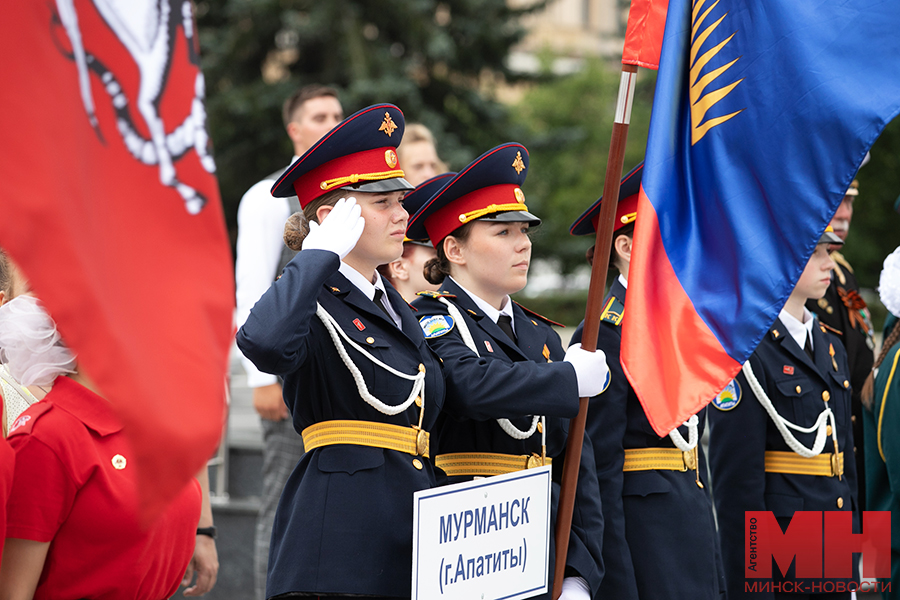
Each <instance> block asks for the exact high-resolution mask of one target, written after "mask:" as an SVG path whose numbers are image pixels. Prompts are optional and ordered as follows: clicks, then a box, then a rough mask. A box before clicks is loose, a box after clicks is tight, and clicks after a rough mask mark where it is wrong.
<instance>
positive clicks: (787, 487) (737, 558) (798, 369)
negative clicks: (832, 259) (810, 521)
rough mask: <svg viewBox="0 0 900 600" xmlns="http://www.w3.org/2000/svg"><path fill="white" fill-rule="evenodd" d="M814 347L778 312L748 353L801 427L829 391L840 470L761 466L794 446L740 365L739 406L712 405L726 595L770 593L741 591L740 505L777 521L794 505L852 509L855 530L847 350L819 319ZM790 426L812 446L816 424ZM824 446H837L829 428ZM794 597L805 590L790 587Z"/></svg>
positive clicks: (784, 412) (782, 410)
mask: <svg viewBox="0 0 900 600" xmlns="http://www.w3.org/2000/svg"><path fill="white" fill-rule="evenodd" d="M829 347H833V348H834V351H835V355H834V361H835V364H837V369H835V368H834V364H832V360H831V357H830V356H829ZM813 348H814V349H815V352H814V354H815V362H813V360H811V359H810V358H809V356H808V355H807V354H806V352H804V351H803V349H802V348H801V347H800V346H799V345H798V344H797V342H796V341H795V340H794V338H793V337H791V335H790V334H789V333H788V330H787V327H785V326H784V324H783V323H782V322H781V320H780V319H779V320H776V321H775V324H774V325H773V326H772V329H770V330H769V332H768V333H767V334H766V335H765V336H764V337H763V340H762V341H761V342H760V344H759V346H758V347H757V348H756V351H755V352H754V353H753V355H752V356H751V357H750V366H751V367H753V373H754V375H755V376H756V378H757V379H758V380H759V383H760V385H761V386H762V388H763V390H765V392H766V394H767V395H768V396H769V399H770V400H771V401H772V405H773V406H774V407H775V410H777V411H778V414H779V415H781V416H782V417H784V418H785V419H787V420H788V421H790V422H792V423H794V424H795V425H799V426H800V427H811V426H812V425H813V424H814V423H815V422H816V419H817V418H818V416H819V413H821V412H822V410H824V409H825V402H823V394H825V392H827V393H828V394H827V395H828V397H829V401H828V405H829V406H830V407H831V410H832V411H834V415H835V419H836V422H837V434H838V446H839V448H840V450H841V451H842V452H843V453H844V476H843V478H841V479H838V478H837V477H822V476H815V475H792V474H782V473H766V471H765V452H766V451H767V450H778V451H784V452H792V451H791V449H790V448H789V447H788V445H787V444H786V443H785V441H784V438H783V437H782V436H781V434H780V433H779V432H778V430H777V429H776V428H775V424H774V422H773V421H772V419H771V418H769V415H768V413H766V411H765V409H763V407H762V405H761V404H760V403H759V401H758V400H757V399H756V396H754V394H753V391H752V390H750V387H749V385H748V384H747V380H746V378H745V377H744V375H743V373H740V374H738V376H737V378H736V379H735V382H736V383H737V385H739V386H740V394H741V399H740V402H738V404H737V406H735V407H734V408H732V409H731V410H728V411H722V410H718V409H716V408H710V410H709V423H710V442H709V448H710V449H709V460H710V466H711V468H712V484H713V498H715V502H716V514H717V516H718V519H719V536H720V538H721V542H722V555H723V558H724V560H725V577H726V579H727V582H728V598H729V600H735V599H738V598H767V597H768V598H771V597H773V595H772V593H769V594H760V593H753V594H747V593H746V592H745V591H744V590H745V588H744V547H745V546H744V545H745V532H744V511H748V510H768V511H772V513H773V514H774V515H775V517H776V518H777V519H778V522H779V523H780V524H781V526H782V529H784V528H785V527H786V525H787V524H788V523H789V522H790V519H791V517H792V516H793V514H794V512H796V511H798V510H807V511H808V510H812V511H826V510H843V511H853V512H854V516H853V523H854V531H856V532H858V531H859V526H858V517H857V515H856V512H857V510H858V508H857V506H856V502H857V500H856V461H855V460H854V458H853V430H852V428H851V425H850V383H849V379H850V373H849V370H848V368H847V354H846V353H845V351H844V347H843V345H842V344H841V342H840V340H839V339H838V337H837V336H835V335H832V334H831V333H829V332H827V331H826V330H825V328H824V327H821V326H820V325H819V323H818V322H817V323H816V324H815V326H814V327H813ZM791 432H792V433H793V434H794V436H795V437H796V438H797V439H798V440H799V441H800V443H802V444H803V445H804V446H806V447H807V448H811V447H812V445H813V441H814V440H815V432H813V433H800V432H797V431H793V430H791ZM822 452H834V446H833V444H832V441H831V436H829V437H828V439H827V440H826V442H825V448H824V449H823V450H822ZM839 498H840V501H839V500H838V499H839ZM839 503H840V504H841V506H838V504H839ZM854 572H856V569H855V568H854ZM792 574H793V567H791V569H790V570H789V572H788V575H787V577H785V578H784V579H787V580H790V579H792V578H793V577H792ZM773 575H775V579H776V580H781V578H780V577H779V575H780V571H779V569H778V567H777V566H774V565H773ZM748 581H749V582H751V583H752V582H753V581H754V580H753V579H749V580H748ZM804 581H809V580H804ZM791 597H792V598H803V597H804V595H803V594H791ZM847 597H849V593H848V594H847Z"/></svg>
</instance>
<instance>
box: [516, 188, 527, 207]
mask: <svg viewBox="0 0 900 600" xmlns="http://www.w3.org/2000/svg"><path fill="white" fill-rule="evenodd" d="M514 193H515V195H516V202H518V203H519V204H525V192H523V191H522V190H521V189H519V188H516V190H515V192H514Z"/></svg>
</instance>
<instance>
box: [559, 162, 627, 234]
mask: <svg viewBox="0 0 900 600" xmlns="http://www.w3.org/2000/svg"><path fill="white" fill-rule="evenodd" d="M643 172H644V163H643V162H642V163H641V164H639V165H638V166H636V167H635V168H633V169H632V170H631V171H629V172H628V174H627V175H625V177H623V178H622V183H621V184H620V185H619V203H618V204H617V205H616V220H615V224H614V225H613V231H618V230H619V229H621V228H622V227H625V226H626V225H628V224H629V223H634V220H635V218H636V217H637V201H638V192H640V191H641V175H642V174H643ZM602 203H603V196H601V197H600V199H599V200H597V201H596V202H594V203H593V204H592V205H591V207H590V208H589V209H587V210H586V211H584V214H582V215H581V216H580V217H578V218H577V219H576V220H575V222H574V223H572V227H570V228H569V233H571V234H572V235H588V234H591V233H597V222H598V221H599V220H600V206H601V205H602Z"/></svg>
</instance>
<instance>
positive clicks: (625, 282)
mask: <svg viewBox="0 0 900 600" xmlns="http://www.w3.org/2000/svg"><path fill="white" fill-rule="evenodd" d="M616 280H617V281H618V282H619V283H621V284H622V287H623V288H625V289H626V290H627V289H628V280H627V279H625V276H624V275H622V274H621V273H619V276H618V277H616Z"/></svg>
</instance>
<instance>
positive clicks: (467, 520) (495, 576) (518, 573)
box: [412, 465, 550, 600]
mask: <svg viewBox="0 0 900 600" xmlns="http://www.w3.org/2000/svg"><path fill="white" fill-rule="evenodd" d="M413 506H414V508H413V564H412V567H413V568H412V600H435V599H438V598H445V599H447V600H473V599H475V600H514V599H517V598H531V597H533V596H537V595H538V594H542V593H545V592H546V591H547V582H548V571H549V564H548V561H549V543H550V466H549V465H548V466H544V467H540V468H536V469H527V470H524V471H517V472H515V473H509V474H507V475H497V476H495V477H489V478H487V479H478V480H475V481H467V482H464V483H457V484H453V485H447V486H444V487H439V488H435V489H432V490H424V491H421V492H416V493H415V496H414V505H413Z"/></svg>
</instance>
